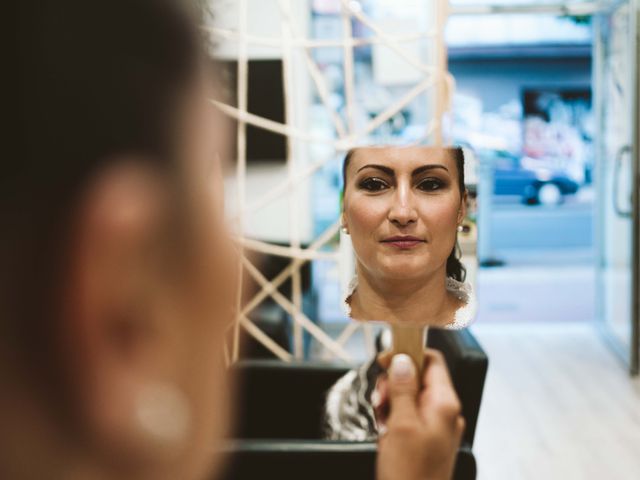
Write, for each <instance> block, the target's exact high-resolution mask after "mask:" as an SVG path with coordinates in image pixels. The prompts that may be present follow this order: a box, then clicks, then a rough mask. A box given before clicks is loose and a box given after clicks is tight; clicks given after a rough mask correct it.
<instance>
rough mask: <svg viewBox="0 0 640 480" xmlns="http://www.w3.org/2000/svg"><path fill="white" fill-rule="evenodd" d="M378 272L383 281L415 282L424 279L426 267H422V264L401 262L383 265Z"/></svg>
mask: <svg viewBox="0 0 640 480" xmlns="http://www.w3.org/2000/svg"><path fill="white" fill-rule="evenodd" d="M379 271H380V273H381V274H382V276H383V277H384V278H385V279H389V280H394V281H398V280H415V279H418V278H422V277H424V276H425V273H426V272H427V271H428V267H427V266H426V265H424V262H416V261H402V262H393V264H391V265H384V266H382V268H380V270H379Z"/></svg>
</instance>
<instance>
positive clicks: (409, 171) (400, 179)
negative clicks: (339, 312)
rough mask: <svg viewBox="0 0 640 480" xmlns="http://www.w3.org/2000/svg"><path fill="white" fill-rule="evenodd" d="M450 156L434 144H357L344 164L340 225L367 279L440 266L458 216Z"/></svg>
mask: <svg viewBox="0 0 640 480" xmlns="http://www.w3.org/2000/svg"><path fill="white" fill-rule="evenodd" d="M464 208H465V207H464V202H462V192H460V188H459V186H458V169H457V166H456V161H455V159H454V158H453V156H452V155H451V154H450V153H449V152H448V151H447V150H446V149H442V148H438V147H406V148H399V147H370V148H360V149H358V150H357V151H356V152H355V153H354V154H353V155H352V157H351V161H350V163H349V165H348V167H347V171H346V180H345V192H344V223H345V226H346V228H347V230H348V231H349V234H350V235H351V240H352V242H353V248H354V250H355V253H356V256H357V258H358V262H359V266H360V267H361V268H364V269H365V270H366V271H367V272H368V273H369V274H370V275H371V277H372V278H374V279H375V278H380V279H399V278H402V279H417V278H420V277H421V276H429V275H430V274H432V273H434V272H436V271H437V270H438V269H443V268H446V267H445V266H446V261H447V258H448V256H449V255H450V253H451V251H452V249H453V246H454V244H455V239H456V229H457V225H458V224H459V222H460V221H462V218H463V217H464V213H465V212H464Z"/></svg>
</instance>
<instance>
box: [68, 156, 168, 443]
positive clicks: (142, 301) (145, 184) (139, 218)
mask: <svg viewBox="0 0 640 480" xmlns="http://www.w3.org/2000/svg"><path fill="white" fill-rule="evenodd" d="M116 163H117V165H115V166H113V167H110V168H109V169H108V170H106V171H104V172H102V173H100V174H99V175H97V177H96V178H95V180H94V181H93V182H91V183H90V185H89V188H88V189H87V190H86V191H85V194H84V195H83V196H82V198H81V199H80V205H79V208H78V210H77V211H78V214H77V215H76V218H75V219H74V228H73V231H72V234H71V242H70V248H69V250H68V260H69V262H68V264H69V266H68V269H67V270H66V272H64V278H63V282H64V285H65V289H64V293H63V296H62V315H61V317H62V318H61V322H63V323H66V325H64V327H63V328H61V332H64V335H65V338H63V339H62V341H63V342H64V344H65V345H63V347H64V351H66V353H67V362H68V364H67V368H68V370H69V378H70V381H71V382H72V384H73V386H74V391H75V392H77V398H74V401H76V402H77V405H78V411H77V414H78V415H81V416H82V417H83V424H85V425H88V429H89V431H88V432H87V433H88V434H89V435H90V436H91V437H92V438H93V439H94V440H95V441H97V442H99V443H101V444H105V445H107V446H109V447H110V448H118V449H120V448H123V449H128V450H130V454H132V455H133V454H135V452H137V451H138V450H139V448H146V447H144V444H145V441H143V438H142V437H144V434H141V432H140V431H136V430H135V428H133V427H135V422H133V421H132V419H133V418H134V417H135V416H136V415H138V413H137V412H136V409H137V408H138V407H139V403H140V402H139V399H140V395H141V392H144V391H148V388H147V387H148V386H149V385H155V384H156V383H157V382H158V381H159V380H160V381H162V382H165V384H166V382H171V379H170V376H169V375H168V374H167V372H163V371H161V368H160V367H159V365H170V364H172V363H173V362H174V361H175V360H176V358H177V356H176V358H172V357H173V354H174V352H173V350H172V348H168V346H170V345H172V344H173V343H174V342H172V341H171V339H169V338H168V337H169V336H170V335H168V334H167V331H171V330H172V327H171V326H170V325H168V324H170V323H171V321H170V320H171V318H170V317H171V312H172V308H171V307H172V305H171V295H170V291H169V289H168V288H167V279H166V278H163V275H162V272H163V269H164V268H165V267H163V266H164V265H165V262H164V261H163V256H164V255H166V251H165V248H164V244H163V242H164V240H163V238H164V235H163V234H162V232H166V231H167V228H166V225H165V223H166V222H167V221H168V217H167V215H166V208H165V207H166V205H167V201H166V200H167V193H168V192H167V191H166V183H165V182H164V181H163V178H162V177H161V176H160V175H159V174H158V173H156V172H155V171H154V170H153V169H152V168H151V167H148V166H145V164H144V162H142V161H140V160H138V159H123V160H122V161H119V162H116ZM176 355H177V354H176ZM160 359H163V361H160ZM145 389H146V390H145ZM166 390H167V389H166V388H165V389H164V390H162V391H166ZM158 398H160V397H158ZM173 398H180V395H179V394H178V393H177V394H175V395H174V396H173V397H172V399H173ZM165 403H166V402H165ZM174 403H175V402H174ZM138 409H139V408H138Z"/></svg>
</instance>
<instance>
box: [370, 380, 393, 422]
mask: <svg viewBox="0 0 640 480" xmlns="http://www.w3.org/2000/svg"><path fill="white" fill-rule="evenodd" d="M371 405H372V406H373V412H374V414H375V417H376V422H377V424H378V426H379V427H380V426H384V425H385V424H386V423H387V419H388V417H389V382H388V380H387V376H386V375H382V376H380V377H379V378H378V382H377V383H376V389H375V390H374V391H373V394H372V395H371Z"/></svg>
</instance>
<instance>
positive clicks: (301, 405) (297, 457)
mask: <svg viewBox="0 0 640 480" xmlns="http://www.w3.org/2000/svg"><path fill="white" fill-rule="evenodd" d="M427 344H428V346H430V347H432V348H436V349H438V350H440V351H441V352H442V353H443V354H444V357H445V359H446V361H447V366H448V368H449V371H450V373H451V377H452V380H453V384H454V387H455V388H456V391H457V392H458V396H459V397H460V400H461V403H462V414H463V416H464V418H465V422H466V430H465V434H464V437H463V441H462V445H461V448H460V450H459V452H458V458H457V460H456V469H455V473H454V479H456V480H473V479H475V477H476V463H475V458H474V456H473V452H472V450H471V449H472V446H473V438H474V435H475V428H476V423H477V418H478V412H479V410H480V403H481V399H482V390H483V387H484V379H485V376H486V372H487V366H488V360H487V356H486V354H485V353H484V351H483V350H482V348H481V347H480V345H479V344H478V342H477V341H476V340H475V339H474V338H473V336H472V335H471V334H470V333H469V332H468V331H466V330H459V331H452V330H431V331H430V332H429V337H428V340H427ZM234 368H235V370H236V373H237V374H238V376H239V381H240V388H239V392H238V393H239V397H238V403H237V410H236V418H237V429H236V439H237V441H235V442H232V443H230V444H229V445H228V446H227V447H226V450H227V452H228V453H230V456H229V464H228V468H227V471H226V476H224V477H223V478H225V479H226V480H244V479H254V478H259V476H265V475H266V476H267V477H268V478H277V479H279V480H285V479H299V478H305V479H308V478H330V477H333V478H349V479H360V478H362V479H372V478H374V473H375V458H376V444H375V443H373V442H333V441H331V442H330V441H326V440H322V431H321V425H322V414H323V410H324V402H325V397H326V392H327V390H328V389H329V388H330V387H331V386H332V385H333V384H334V383H335V381H336V380H337V379H338V378H339V377H340V376H342V375H343V374H344V373H345V372H346V371H347V370H348V369H349V366H348V365H335V364H326V363H324V364H323V363H310V362H305V363H284V362H279V361H270V360H246V361H241V362H239V363H238V364H237V365H236V366H235V367H234Z"/></svg>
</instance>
